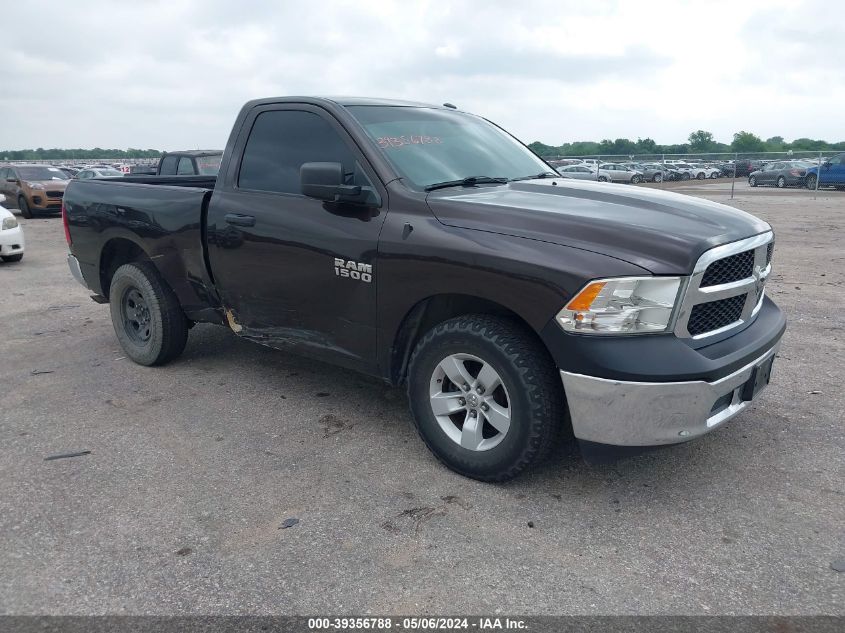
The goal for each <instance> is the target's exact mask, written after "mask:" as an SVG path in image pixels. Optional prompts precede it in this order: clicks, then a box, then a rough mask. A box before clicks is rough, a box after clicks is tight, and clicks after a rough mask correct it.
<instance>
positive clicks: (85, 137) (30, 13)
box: [0, 0, 845, 149]
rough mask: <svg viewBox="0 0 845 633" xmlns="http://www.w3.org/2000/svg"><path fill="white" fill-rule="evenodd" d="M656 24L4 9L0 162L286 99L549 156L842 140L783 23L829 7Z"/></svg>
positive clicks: (282, 9)
mask: <svg viewBox="0 0 845 633" xmlns="http://www.w3.org/2000/svg"><path fill="white" fill-rule="evenodd" d="M657 6H658V7H659V10H658V11H652V10H650V9H649V3H648V2H645V1H640V2H602V1H600V0H594V1H592V2H583V1H579V2H570V1H567V0H556V1H550V2H539V1H534V0H523V1H522V2H519V3H513V2H506V1H494V2H485V3H479V2H470V1H457V0H456V1H452V2H437V1H434V0H430V1H425V0H420V1H398V0H397V1H389V0H383V1H376V0H373V1H365V0H357V1H355V2H352V1H335V2H332V1H328V0H327V1H325V2H321V3H318V4H314V5H313V6H311V5H308V4H303V3H298V2H297V3H292V2H291V3H265V2H250V1H241V2H239V3H233V2H230V1H228V0H204V1H200V0H173V1H168V2H164V1H162V2H143V3H140V2H139V3H111V2H110V3H103V2H94V1H92V0H77V1H76V2H74V3H71V4H56V3H51V2H44V1H41V0H36V1H30V2H25V3H13V4H11V5H10V6H9V7H7V8H6V9H5V11H4V23H5V24H7V25H16V26H15V27H14V28H6V29H4V38H5V41H4V50H5V53H6V55H5V59H4V82H3V85H2V88H0V121H2V122H3V123H2V128H0V149H14V148H22V147H37V146H42V147H53V146H59V147H71V146H81V147H93V146H100V147H129V146H132V147H159V148H163V149H178V148H189V147H209V146H211V147H222V146H223V145H224V144H225V141H226V138H227V136H228V133H229V129H230V127H231V125H232V122H233V121H234V118H235V115H236V114H237V111H238V109H239V107H240V106H241V104H242V103H243V102H245V101H247V100H249V99H252V98H256V97H261V96H275V95H290V94H357V95H363V96H383V97H395V98H401V99H410V100H414V101H428V102H433V103H442V102H444V101H449V102H452V103H456V104H457V105H458V106H459V107H461V108H464V109H467V110H471V111H474V112H477V113H478V114H481V115H483V116H486V117H488V118H491V119H493V120H495V121H497V122H498V123H500V124H502V125H503V126H505V127H506V128H508V129H509V130H511V131H512V132H513V133H515V134H516V135H517V136H519V137H520V138H523V139H524V140H526V141H532V140H537V139H539V140H543V141H545V142H549V143H555V144H557V143H560V142H563V141H573V140H581V139H601V138H617V137H630V138H635V137H637V136H642V137H645V136H650V137H652V138H655V139H656V140H658V141H659V142H680V141H682V140H684V139H685V138H686V136H687V135H688V134H689V132H690V131H691V130H694V129H699V128H703V129H709V130H711V131H713V132H714V133H715V135H716V137H717V139H721V140H729V138H730V135H731V134H732V133H733V132H734V131H736V130H739V129H750V130H753V131H755V132H757V133H758V134H760V135H762V136H764V137H765V136H773V135H775V134H778V135H781V136H785V137H787V138H793V137H798V136H812V137H822V138H827V139H829V140H840V139H842V138H845V121H843V119H842V117H841V116H840V113H839V112H838V110H839V109H840V108H839V107H838V106H836V105H835V104H836V103H842V102H843V99H845V94H843V92H842V91H843V90H845V88H843V86H845V81H842V80H843V76H842V73H843V70H844V69H845V61H843V59H845V58H843V57H842V56H841V55H836V54H835V49H836V47H837V46H838V42H840V41H842V38H843V36H845V33H843V32H842V25H841V24H837V23H836V22H835V21H834V20H829V19H828V20H807V19H804V20H802V19H801V18H802V16H803V17H806V13H804V11H809V12H810V14H813V15H815V14H816V13H815V12H817V11H819V10H821V8H823V7H825V6H827V7H829V6H830V5H829V4H827V5H823V4H821V3H812V2H811V3H801V2H797V1H796V0H766V2H754V1H750V0H749V1H748V2H743V3H741V4H736V3H734V2H721V1H717V2H713V3H707V4H703V3H700V2H684V3H671V8H669V7H668V6H667V5H666V4H665V3H660V4H659V5H657ZM45 20H49V22H50V24H51V25H53V27H52V28H51V31H50V32H51V36H50V37H49V38H44V39H38V38H33V37H32V32H33V29H32V28H29V27H33V26H34V25H38V24H41V23H43V22H44V21H45ZM57 25H58V26H57ZM805 25H817V26H805ZM18 26H20V27H21V28H18ZM36 32H40V31H38V30H37V29H36ZM830 38H833V39H830ZM837 38H838V39H837ZM824 41H829V46H824V45H823V42H824ZM820 43H821V44H822V45H821V46H819V44H820ZM772 62H776V63H772Z"/></svg>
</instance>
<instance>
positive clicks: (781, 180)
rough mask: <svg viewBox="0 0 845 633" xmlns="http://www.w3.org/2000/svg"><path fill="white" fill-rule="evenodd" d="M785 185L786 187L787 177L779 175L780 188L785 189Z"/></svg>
mask: <svg viewBox="0 0 845 633" xmlns="http://www.w3.org/2000/svg"><path fill="white" fill-rule="evenodd" d="M784 187H786V178H784V177H783V176H778V189H783V188H784Z"/></svg>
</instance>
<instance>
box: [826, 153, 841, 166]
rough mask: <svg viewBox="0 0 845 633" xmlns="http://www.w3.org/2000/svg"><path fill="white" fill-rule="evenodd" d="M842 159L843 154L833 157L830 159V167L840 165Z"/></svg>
mask: <svg viewBox="0 0 845 633" xmlns="http://www.w3.org/2000/svg"><path fill="white" fill-rule="evenodd" d="M843 158H845V154H840V155H839V156H834V157H833V158H831V159H830V161H828V162H830V164H831V165H841V164H842V163H843Z"/></svg>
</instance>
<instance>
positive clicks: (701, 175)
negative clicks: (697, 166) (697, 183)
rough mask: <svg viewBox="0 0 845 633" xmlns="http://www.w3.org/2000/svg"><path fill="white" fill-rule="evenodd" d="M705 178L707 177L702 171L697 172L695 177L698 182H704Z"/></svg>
mask: <svg viewBox="0 0 845 633" xmlns="http://www.w3.org/2000/svg"><path fill="white" fill-rule="evenodd" d="M706 177H707V176H706V174H705V173H704V172H703V171H700V172H698V175H696V178H697V179H698V180H704V179H705V178H706Z"/></svg>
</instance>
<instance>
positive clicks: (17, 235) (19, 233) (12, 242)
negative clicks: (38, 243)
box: [0, 194, 24, 262]
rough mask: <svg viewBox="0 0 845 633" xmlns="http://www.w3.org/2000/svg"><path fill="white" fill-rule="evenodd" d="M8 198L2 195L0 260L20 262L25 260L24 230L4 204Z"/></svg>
mask: <svg viewBox="0 0 845 633" xmlns="http://www.w3.org/2000/svg"><path fill="white" fill-rule="evenodd" d="M5 201H6V197H5V196H4V195H2V194H0V260H3V261H4V262H19V261H21V259H23V248H24V243H23V229H22V228H21V226H20V225H19V224H18V219H17V218H16V217H15V216H14V214H13V213H12V212H11V211H9V210H8V209H6V208H5V207H4V206H3V205H2V203H3V202H5Z"/></svg>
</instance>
